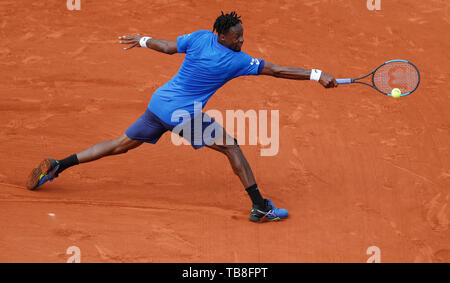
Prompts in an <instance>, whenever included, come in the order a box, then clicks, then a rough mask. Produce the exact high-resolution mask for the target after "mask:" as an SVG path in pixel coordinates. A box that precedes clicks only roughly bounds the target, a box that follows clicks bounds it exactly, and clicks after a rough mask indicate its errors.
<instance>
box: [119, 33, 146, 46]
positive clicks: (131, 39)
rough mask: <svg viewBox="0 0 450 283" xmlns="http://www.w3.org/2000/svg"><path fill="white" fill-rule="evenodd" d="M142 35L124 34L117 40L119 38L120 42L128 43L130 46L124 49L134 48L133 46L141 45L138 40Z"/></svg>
mask: <svg viewBox="0 0 450 283" xmlns="http://www.w3.org/2000/svg"><path fill="white" fill-rule="evenodd" d="M141 38H142V36H140V35H139V34H136V35H124V36H120V37H119V40H120V44H130V46H128V47H125V48H124V49H125V50H128V49H131V48H134V47H141V45H140V44H139V40H141Z"/></svg>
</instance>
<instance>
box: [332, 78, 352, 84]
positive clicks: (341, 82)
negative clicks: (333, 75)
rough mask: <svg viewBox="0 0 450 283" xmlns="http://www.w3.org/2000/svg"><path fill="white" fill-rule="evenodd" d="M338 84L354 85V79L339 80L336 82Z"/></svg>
mask: <svg viewBox="0 0 450 283" xmlns="http://www.w3.org/2000/svg"><path fill="white" fill-rule="evenodd" d="M336 81H337V83H338V84H340V85H345V84H351V83H353V80H352V79H337V80H336Z"/></svg>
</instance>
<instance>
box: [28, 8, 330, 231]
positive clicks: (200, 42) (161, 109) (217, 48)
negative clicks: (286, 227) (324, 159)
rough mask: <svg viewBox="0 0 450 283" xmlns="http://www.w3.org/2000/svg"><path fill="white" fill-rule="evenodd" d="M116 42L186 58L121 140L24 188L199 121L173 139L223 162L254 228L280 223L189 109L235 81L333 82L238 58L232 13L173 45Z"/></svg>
mask: <svg viewBox="0 0 450 283" xmlns="http://www.w3.org/2000/svg"><path fill="white" fill-rule="evenodd" d="M214 32H217V34H215V33H214ZM119 39H120V40H121V41H120V43H121V44H128V46H127V47H126V48H124V49H126V50H129V49H131V48H134V47H140V48H149V49H153V50H156V51H159V52H162V53H166V54H169V55H171V54H175V53H185V54H186V56H185V59H184V62H183V64H182V65H181V68H180V69H179V71H178V73H177V74H176V75H175V76H174V77H173V78H172V79H171V80H170V81H168V82H167V83H166V84H165V85H163V86H162V87H160V88H159V89H158V90H156V91H155V93H154V94H153V96H152V98H151V100H150V103H149V104H148V108H147V109H146V111H145V112H144V114H142V116H140V118H139V119H138V120H137V121H136V122H135V123H134V124H132V125H131V126H130V127H129V128H128V129H127V130H126V131H125V133H124V134H123V135H121V136H120V137H119V138H117V139H115V140H111V141H105V142H102V143H99V144H96V145H94V146H92V147H90V148H88V149H86V150H84V151H81V152H79V153H77V154H73V155H70V156H69V157H67V158H65V159H61V160H55V159H51V158H46V159H44V160H43V161H42V162H41V163H40V164H39V165H38V167H36V168H35V169H33V170H32V172H31V174H30V175H29V177H28V180H27V188H28V189H30V190H34V189H36V188H37V187H39V186H41V185H42V184H44V183H45V182H47V181H52V180H53V179H54V178H56V177H58V175H59V174H61V173H62V172H63V171H64V170H66V169H67V168H70V167H72V166H74V165H77V164H80V163H86V162H91V161H94V160H97V159H100V158H103V157H105V156H109V155H116V154H122V153H126V152H127V151H129V150H131V149H134V148H136V147H138V146H140V145H141V144H142V143H144V142H145V143H151V144H155V143H156V142H157V141H158V139H159V138H160V137H161V136H162V135H163V134H164V133H165V132H167V131H174V130H175V129H177V127H178V128H179V127H180V126H182V125H185V124H184V123H186V121H189V122H192V121H193V122H194V123H191V125H192V124H196V123H197V122H198V120H196V119H200V120H199V121H200V122H199V123H200V124H199V125H201V127H200V129H201V130H200V133H198V131H194V127H193V126H191V127H190V129H191V130H190V131H189V130H186V128H185V127H183V128H182V129H183V130H181V131H179V130H177V131H176V133H177V134H179V135H180V136H182V137H183V138H185V139H186V140H188V141H189V142H190V144H191V145H192V146H193V147H194V148H195V149H199V148H202V147H203V146H206V147H208V148H211V149H214V150H216V151H218V152H221V153H223V154H225V155H226V156H227V157H228V160H229V161H230V164H231V167H232V168H233V171H234V173H235V174H236V175H237V176H238V177H239V178H240V181H241V182H242V185H243V186H244V188H245V190H246V191H247V193H248V195H249V196H250V199H251V201H252V209H251V212H250V217H249V219H250V220H251V221H253V222H260V221H262V220H264V219H265V220H269V221H272V220H281V219H284V218H286V217H287V216H288V211H287V210H286V209H281V208H277V207H275V205H274V204H273V203H272V202H271V200H270V199H264V198H263V197H262V195H261V192H260V191H259V189H258V186H257V184H256V181H255V177H254V176H253V172H252V170H251V168H250V165H249V163H248V162H247V160H246V158H245V157H244V154H243V153H242V151H241V149H240V147H239V145H238V143H237V141H236V140H235V139H234V138H232V137H231V136H230V135H229V134H228V133H227V132H226V131H225V130H224V129H223V127H222V126H221V125H219V124H218V123H217V122H216V121H215V120H214V119H212V118H211V117H209V116H208V115H207V114H205V113H203V112H202V111H201V110H200V111H195V109H194V108H195V107H194V104H198V103H201V106H202V109H203V107H204V106H205V105H206V103H207V101H208V100H209V99H210V98H211V96H212V95H213V94H214V93H215V92H216V91H217V90H218V89H219V88H220V87H222V86H223V85H224V84H225V83H226V82H228V81H230V80H232V79H234V78H237V77H240V76H249V75H268V76H274V77H277V78H284V79H293V80H315V81H318V82H319V83H320V84H321V85H322V86H324V87H325V88H333V87H337V85H338V84H337V82H336V80H335V79H334V77H333V76H332V75H330V74H327V73H325V72H322V71H320V70H315V69H313V70H305V69H301V68H297V67H282V66H278V65H276V64H274V63H271V62H269V61H265V60H261V59H257V58H252V57H251V56H249V55H247V54H246V53H244V52H242V51H241V48H242V45H243V44H244V29H243V27H242V21H241V19H240V16H238V15H237V14H236V12H231V13H229V14H224V13H223V12H222V14H221V15H220V16H219V17H218V18H217V19H216V21H215V23H214V26H213V31H212V32H211V31H208V30H199V31H196V32H193V33H191V34H186V35H182V36H179V37H178V38H177V41H168V40H163V39H155V38H152V37H148V36H140V35H125V36H121V37H119ZM197 108H198V107H197ZM196 112H197V113H196ZM196 121H197V122H196ZM197 124H198V123H197ZM207 128H209V129H211V128H212V129H214V130H213V131H212V133H211V135H209V136H210V137H209V138H208V137H206V138H204V137H203V135H202V132H203V131H205V129H207ZM174 132H175V131H174ZM205 136H208V135H205ZM230 141H231V142H230Z"/></svg>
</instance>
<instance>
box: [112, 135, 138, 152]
mask: <svg viewBox="0 0 450 283" xmlns="http://www.w3.org/2000/svg"><path fill="white" fill-rule="evenodd" d="M114 142H116V147H115V148H114V151H113V153H114V154H122V153H126V152H128V151H129V150H130V149H133V148H136V147H138V146H140V145H141V144H142V142H141V141H138V140H133V139H130V138H129V137H128V136H127V135H126V134H123V135H122V136H120V137H119V138H117V139H115V140H114Z"/></svg>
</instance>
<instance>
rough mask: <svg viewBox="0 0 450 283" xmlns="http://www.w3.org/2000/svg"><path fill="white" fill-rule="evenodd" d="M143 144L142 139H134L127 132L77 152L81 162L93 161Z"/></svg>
mask: <svg viewBox="0 0 450 283" xmlns="http://www.w3.org/2000/svg"><path fill="white" fill-rule="evenodd" d="M141 144H142V142H141V141H137V140H132V139H130V138H129V137H127V135H126V134H123V135H122V136H120V137H119V138H117V139H115V140H112V141H105V142H101V143H98V144H96V145H94V146H92V147H90V148H88V149H86V150H83V151H82V152H79V153H77V158H78V161H79V162H80V163H86V162H91V161H94V160H97V159H100V158H102V157H105V156H109V155H116V154H122V153H126V152H127V151H129V150H131V149H134V148H136V147H138V146H140V145H141Z"/></svg>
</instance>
